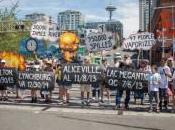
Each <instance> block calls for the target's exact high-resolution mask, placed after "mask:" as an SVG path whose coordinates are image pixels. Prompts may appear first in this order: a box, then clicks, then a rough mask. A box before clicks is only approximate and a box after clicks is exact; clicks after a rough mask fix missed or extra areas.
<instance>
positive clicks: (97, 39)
mask: <svg viewBox="0 0 175 130" xmlns="http://www.w3.org/2000/svg"><path fill="white" fill-rule="evenodd" d="M114 45H115V40H114V37H113V36H112V34H111V33H90V34H89V35H88V36H87V37H86V46H87V49H88V51H90V52H96V51H103V50H106V51H109V50H112V48H113V46H114Z"/></svg>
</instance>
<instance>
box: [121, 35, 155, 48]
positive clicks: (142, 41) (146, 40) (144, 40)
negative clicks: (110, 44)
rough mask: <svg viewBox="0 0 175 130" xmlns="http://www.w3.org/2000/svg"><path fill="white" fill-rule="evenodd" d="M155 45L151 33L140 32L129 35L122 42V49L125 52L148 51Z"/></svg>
mask: <svg viewBox="0 0 175 130" xmlns="http://www.w3.org/2000/svg"><path fill="white" fill-rule="evenodd" d="M155 44H156V41H155V38H154V34H153V33H149V32H142V33H137V34H133V35H130V37H129V38H127V39H125V40H124V41H123V45H122V48H123V49H126V50H135V49H138V50H149V49H150V48H151V47H152V46H154V45H155Z"/></svg>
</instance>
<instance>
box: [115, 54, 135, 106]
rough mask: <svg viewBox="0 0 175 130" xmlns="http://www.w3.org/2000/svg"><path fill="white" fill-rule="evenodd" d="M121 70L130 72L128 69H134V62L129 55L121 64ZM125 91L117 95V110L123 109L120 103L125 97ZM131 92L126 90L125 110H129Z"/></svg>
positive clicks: (119, 91) (118, 92) (118, 91)
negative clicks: (123, 96)
mask: <svg viewBox="0 0 175 130" xmlns="http://www.w3.org/2000/svg"><path fill="white" fill-rule="evenodd" d="M119 68H121V69H125V70H128V69H132V61H131V59H130V56H129V55H124V59H123V61H122V62H121V63H120V66H119ZM123 91H124V90H122V89H121V90H117V94H116V100H115V102H116V108H117V109H118V108H121V106H120V103H121V98H122V95H123ZM130 92H131V91H130V90H126V98H125V109H129V105H128V104H129V101H130Z"/></svg>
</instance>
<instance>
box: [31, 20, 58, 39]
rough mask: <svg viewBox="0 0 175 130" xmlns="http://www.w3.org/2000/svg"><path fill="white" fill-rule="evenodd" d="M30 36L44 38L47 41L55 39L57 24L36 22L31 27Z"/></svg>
mask: <svg viewBox="0 0 175 130" xmlns="http://www.w3.org/2000/svg"><path fill="white" fill-rule="evenodd" d="M30 36H31V37H32V38H36V39H44V40H48V41H52V42H54V41H57V40H58V36H59V32H58V26H57V24H54V23H46V22H45V23H44V22H37V23H34V24H33V25H32V27H31V31H30Z"/></svg>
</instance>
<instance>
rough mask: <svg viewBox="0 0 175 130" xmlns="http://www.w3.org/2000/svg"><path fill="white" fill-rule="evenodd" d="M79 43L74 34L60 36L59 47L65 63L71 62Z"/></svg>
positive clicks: (68, 33)
mask: <svg viewBox="0 0 175 130" xmlns="http://www.w3.org/2000/svg"><path fill="white" fill-rule="evenodd" d="M79 41H80V40H79V38H78V37H77V35H76V34H75V33H71V32H65V33H63V34H62V35H61V36H60V38H59V46H60V49H61V52H62V53H63V56H64V59H65V60H66V61H67V62H71V61H72V59H73V57H74V56H75V55H76V52H77V49H78V43H79Z"/></svg>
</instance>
